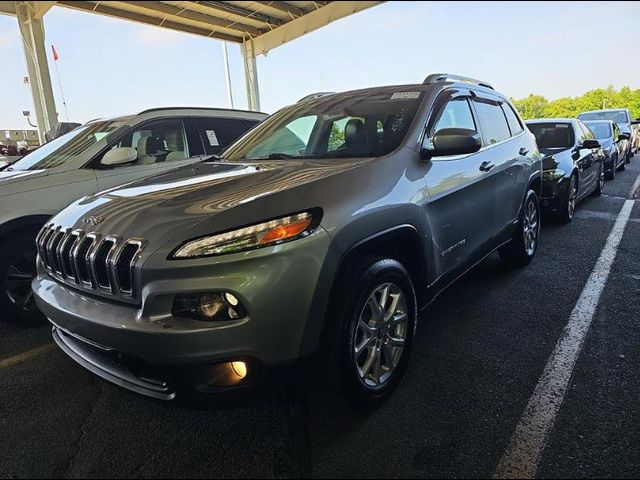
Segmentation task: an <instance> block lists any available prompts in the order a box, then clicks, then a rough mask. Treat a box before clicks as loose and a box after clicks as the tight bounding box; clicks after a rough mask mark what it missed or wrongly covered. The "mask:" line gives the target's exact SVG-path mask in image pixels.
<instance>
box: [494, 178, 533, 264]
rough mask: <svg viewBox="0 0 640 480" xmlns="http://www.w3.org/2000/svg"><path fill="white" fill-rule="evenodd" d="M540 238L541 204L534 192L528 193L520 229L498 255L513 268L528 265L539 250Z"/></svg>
mask: <svg viewBox="0 0 640 480" xmlns="http://www.w3.org/2000/svg"><path fill="white" fill-rule="evenodd" d="M539 236H540V202H539V200H538V195H537V194H536V192H534V191H533V190H529V191H528V192H527V196H526V198H525V201H524V205H523V208H522V212H520V220H519V222H518V229H517V230H516V233H514V235H513V237H512V238H511V240H510V241H509V243H507V244H506V245H504V246H503V247H501V248H500V250H499V251H498V253H499V254H500V258H501V259H502V261H503V262H505V263H506V264H507V265H509V266H511V267H524V266H525V265H528V264H529V263H530V262H531V260H533V257H534V256H535V254H536V251H537V250H538V238H539Z"/></svg>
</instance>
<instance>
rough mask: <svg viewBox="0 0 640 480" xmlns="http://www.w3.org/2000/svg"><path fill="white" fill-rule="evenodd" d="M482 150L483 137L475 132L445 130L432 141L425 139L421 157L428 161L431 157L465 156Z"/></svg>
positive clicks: (438, 133) (453, 129)
mask: <svg viewBox="0 0 640 480" xmlns="http://www.w3.org/2000/svg"><path fill="white" fill-rule="evenodd" d="M480 148H482V137H481V136H480V134H479V133H478V132H476V131H475V130H469V129H466V128H443V129H441V130H438V131H437V132H436V133H435V135H434V136H433V139H432V141H431V139H429V138H426V137H425V139H424V143H423V145H422V152H421V157H422V158H423V159H424V160H428V159H429V158H431V157H443V156H446V155H464V154H468V153H475V152H477V151H478V150H480Z"/></svg>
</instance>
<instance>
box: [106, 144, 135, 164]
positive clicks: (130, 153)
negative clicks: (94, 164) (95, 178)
mask: <svg viewBox="0 0 640 480" xmlns="http://www.w3.org/2000/svg"><path fill="white" fill-rule="evenodd" d="M137 158H138V151H137V150H136V149H135V148H132V147H116V148H112V149H111V150H109V151H108V152H107V153H105V154H104V157H102V161H101V162H100V164H101V165H106V166H112V165H123V164H125V163H131V162H135V161H136V159H137Z"/></svg>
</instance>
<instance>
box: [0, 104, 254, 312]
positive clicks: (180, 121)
mask: <svg viewBox="0 0 640 480" xmlns="http://www.w3.org/2000/svg"><path fill="white" fill-rule="evenodd" d="M264 118H266V115H265V114H263V113H257V112H245V111H240V110H226V109H214V108H156V109H151V110H146V111H144V112H140V113H138V114H135V115H128V116H124V117H116V118H107V119H99V120H94V121H91V122H88V123H86V124H85V125H82V126H80V127H78V128H76V129H75V130H73V131H71V132H68V133H66V134H64V135H62V136H61V137H58V138H56V139H54V140H52V141H50V142H48V143H46V144H44V145H42V146H41V147H40V148H38V149H37V150H35V151H33V152H32V153H29V154H28V155H26V156H25V157H23V158H22V159H20V160H18V161H17V162H16V163H14V164H13V165H10V166H8V167H7V168H5V169H4V170H3V171H0V199H1V201H0V244H2V249H1V250H0V312H2V313H1V314H0V315H1V317H2V320H8V321H13V322H18V323H21V324H26V323H33V322H38V321H42V320H41V316H40V315H39V314H38V311H37V309H36V308H35V305H34V303H33V297H32V294H31V280H33V277H34V276H35V268H36V263H35V258H36V249H35V243H34V239H35V236H36V234H37V232H38V230H40V228H42V226H43V225H44V224H45V223H46V222H47V221H48V220H49V218H51V216H52V215H54V214H56V213H57V212H59V211H60V210H62V209H63V208H64V207H66V206H67V205H68V204H70V203H71V202H73V201H74V200H77V199H78V198H81V197H84V196H85V195H89V194H92V193H96V192H98V191H100V190H105V189H109V188H113V187H115V186H117V185H122V184H124V183H127V182H131V181H134V180H140V179H142V178H145V177H148V176H152V175H157V174H161V173H164V172H168V171H171V170H174V169H176V168H179V167H181V166H187V165H192V164H196V163H199V162H201V161H202V159H203V158H207V157H210V156H211V155H213V154H217V153H220V152H221V151H222V149H224V148H225V147H227V146H228V145H229V144H230V143H232V142H233V141H235V140H236V139H238V137H240V136H242V135H243V134H244V133H246V132H247V131H248V130H250V129H251V128H252V127H254V126H255V125H257V124H258V123H259V122H260V121H261V120H263V119H264Z"/></svg>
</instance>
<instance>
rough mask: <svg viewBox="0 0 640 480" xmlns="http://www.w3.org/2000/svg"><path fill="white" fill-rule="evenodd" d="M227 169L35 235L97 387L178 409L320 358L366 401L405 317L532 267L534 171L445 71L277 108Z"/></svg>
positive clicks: (108, 201) (532, 148)
mask: <svg viewBox="0 0 640 480" xmlns="http://www.w3.org/2000/svg"><path fill="white" fill-rule="evenodd" d="M222 157H223V158H218V159H217V160H215V161H209V162H204V163H201V164H199V165H198V166H197V167H196V175H195V176H194V175H193V172H192V171H191V170H176V171H173V172H171V173H168V174H166V175H162V176H158V177H155V178H153V179H149V180H147V181H142V182H137V183H134V184H131V185H129V186H127V187H124V188H119V189H113V190H110V191H109V192H106V193H102V194H98V195H94V196H89V197H86V198H84V199H82V200H80V201H77V202H75V203H73V204H72V205H71V206H69V207H68V208H66V209H65V210H63V211H62V212H61V213H59V214H58V215H56V216H55V217H54V218H53V219H52V220H51V221H50V222H48V224H47V225H46V227H45V228H44V229H43V230H42V231H41V232H40V235H39V236H38V239H37V242H38V249H39V258H40V260H39V262H38V278H37V279H36V280H35V281H34V283H33V288H34V292H35V296H36V301H37V304H38V305H39V307H40V308H41V310H42V311H43V312H44V313H45V314H46V315H47V317H48V318H49V319H50V320H51V323H52V324H53V335H54V338H55V340H56V342H57V343H58V345H59V346H60V347H61V348H62V349H63V350H64V351H65V352H66V353H67V354H69V355H70V356H71V357H72V358H73V359H75V360H76V361H77V362H78V363H80V364H81V365H83V366H84V367H86V368H88V369H90V370H91V371H93V372H94V373H96V374H97V375H99V376H101V377H103V378H105V379H107V380H109V381H111V382H114V383H116V384H118V385H121V386H123V387H125V388H128V389H131V390H134V391H136V392H139V393H143V394H146V395H150V396H153V397H156V398H161V399H171V398H174V397H175V396H176V395H178V394H180V393H181V392H188V391H190V390H196V391H199V392H215V391H220V390H223V391H224V390H229V389H234V388H237V387H241V386H246V385H251V384H254V383H255V382H259V381H260V380H261V379H265V378H268V373H269V372H271V371H272V369H273V368H274V367H278V366H282V365H289V364H292V363H296V362H299V361H301V360H302V359H305V358H312V359H315V360H317V361H318V362H319V363H320V364H321V365H322V368H321V369H320V370H321V371H322V372H323V374H326V375H327V380H326V381H327V382H338V384H339V385H341V386H342V387H343V391H344V392H345V393H346V394H347V395H348V397H349V398H352V399H355V400H358V401H366V402H373V401H378V400H381V399H383V398H384V397H385V396H387V395H388V394H389V393H390V392H391V391H392V390H393V388H394V387H395V386H396V385H397V383H398V381H399V380H400V378H401V376H402V373H403V371H404V369H405V367H406V365H407V362H408V359H409V355H410V352H411V348H412V345H413V338H414V332H415V329H416V323H417V316H418V312H419V311H420V310H421V309H422V308H423V307H424V306H426V305H428V304H429V302H430V301H431V300H432V299H433V298H434V297H435V296H436V295H437V294H438V293H439V292H440V291H442V289H444V288H445V287H446V286H447V285H449V284H450V283H451V282H453V281H454V280H455V279H456V278H458V277H459V276H461V275H462V274H464V273H465V272H466V271H467V270H468V269H469V268H471V267H473V266H474V265H475V264H476V263H478V262H479V261H481V260H482V259H483V258H485V257H486V256H487V255H489V254H491V253H492V252H494V251H496V250H498V251H499V252H500V254H501V256H502V258H503V259H504V260H505V261H506V262H508V263H509V264H511V265H514V266H523V265H526V264H527V263H528V262H529V261H531V259H532V258H533V256H534V255H535V253H536V250H537V246H538V232H539V226H540V221H539V218H540V217H539V205H538V196H539V194H540V191H541V162H540V154H539V152H538V148H537V146H536V142H535V138H534V136H533V135H532V134H531V133H530V132H529V130H528V129H527V127H526V126H525V124H524V123H523V122H522V120H521V118H520V117H519V115H518V114H517V113H516V111H515V109H514V108H513V106H512V105H511V102H510V101H509V99H508V97H506V96H504V95H502V94H500V93H498V92H496V91H495V90H494V89H493V88H491V86H490V85H488V84H486V83H485V82H480V81H477V80H473V79H468V78H464V77H456V76H450V75H446V74H434V75H430V76H429V77H428V78H427V79H426V80H425V82H424V83H423V84H418V85H398V86H389V87H378V88H371V89H365V90H358V91H352V92H345V93H340V94H331V95H322V96H317V97H316V98H312V99H311V100H306V101H302V102H301V103H298V104H296V105H293V106H290V107H287V108H285V109H283V110H281V111H279V112H278V113H276V114H275V115H273V116H271V117H270V118H269V119H267V120H266V121H264V122H263V123H262V124H261V125H259V126H258V127H256V128H255V129H254V130H252V131H251V132H250V133H249V134H247V135H246V136H244V137H243V138H241V139H240V140H239V141H238V142H236V143H235V144H233V145H232V146H231V147H230V148H229V149H228V150H226V151H225V152H224V153H223V156H222Z"/></svg>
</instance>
